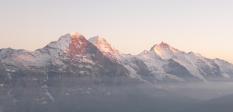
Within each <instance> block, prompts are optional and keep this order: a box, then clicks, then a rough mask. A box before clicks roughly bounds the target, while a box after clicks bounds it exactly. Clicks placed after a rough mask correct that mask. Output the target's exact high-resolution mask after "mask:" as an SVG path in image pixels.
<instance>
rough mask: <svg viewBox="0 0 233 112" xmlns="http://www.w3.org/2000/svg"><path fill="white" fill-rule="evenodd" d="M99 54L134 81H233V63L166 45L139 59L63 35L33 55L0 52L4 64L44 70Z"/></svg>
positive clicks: (80, 37)
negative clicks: (51, 66)
mask: <svg viewBox="0 0 233 112" xmlns="http://www.w3.org/2000/svg"><path fill="white" fill-rule="evenodd" d="M96 50H98V53H97V55H98V54H99V52H101V53H102V54H103V55H104V56H106V57H107V58H109V59H110V60H111V61H114V62H117V63H119V64H121V65H123V66H124V67H125V68H126V69H127V70H128V71H129V72H130V77H133V78H138V79H141V80H149V79H147V78H145V77H150V80H151V79H153V80H166V79H172V80H179V81H180V80H185V78H184V76H185V77H186V75H189V76H188V78H190V77H191V78H194V79H195V78H197V79H199V80H202V81H207V80H209V79H211V78H219V77H220V78H226V79H229V78H233V65H232V64H231V63H229V62H226V61H224V60H220V59H208V58H205V57H203V56H201V55H200V54H197V53H193V52H188V53H186V52H183V51H181V50H178V49H176V48H174V47H172V46H170V45H169V44H167V43H165V42H161V43H159V44H155V45H154V46H153V47H152V48H151V49H150V50H144V51H143V52H142V53H140V54H138V55H130V54H121V53H120V52H119V51H118V50H117V49H115V48H113V47H112V46H111V44H110V43H108V42H107V40H106V39H104V38H102V37H99V36H95V37H92V38H90V39H89V40H87V39H86V38H85V37H84V36H83V35H81V34H80V33H70V34H65V35H62V36H61V37H60V38H59V39H58V40H57V41H54V42H51V43H49V44H48V45H47V46H45V47H44V48H41V49H38V50H35V51H33V52H29V51H26V50H15V49H10V48H8V49H0V63H4V64H7V65H14V66H19V67H31V66H36V67H43V66H47V65H49V64H54V65H59V66H60V65H62V64H63V62H62V61H61V58H64V55H66V56H70V57H76V58H80V59H79V60H88V59H87V58H86V57H93V56H94V55H96V54H95V53H96V52H95V51H96ZM88 53H89V54H88ZM102 54H101V55H99V56H100V57H101V56H102ZM96 59H100V58H96ZM101 59H103V58H101ZM190 74H191V76H190ZM186 78H187V77H186Z"/></svg>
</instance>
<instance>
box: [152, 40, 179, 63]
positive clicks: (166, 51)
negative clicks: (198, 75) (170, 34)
mask: <svg viewBox="0 0 233 112" xmlns="http://www.w3.org/2000/svg"><path fill="white" fill-rule="evenodd" d="M150 51H152V52H155V53H156V54H157V55H159V56H160V57H161V58H162V59H170V58H172V57H173V56H174V54H175V53H178V52H180V51H179V50H178V49H176V48H173V47H171V46H170V45H169V44H167V43H165V42H161V43H160V44H155V45H154V46H153V47H152V48H151V50H150Z"/></svg>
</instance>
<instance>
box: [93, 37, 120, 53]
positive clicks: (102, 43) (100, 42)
mask: <svg viewBox="0 0 233 112" xmlns="http://www.w3.org/2000/svg"><path fill="white" fill-rule="evenodd" d="M89 41H90V42H91V43H92V44H94V45H95V46H96V47H97V48H98V49H99V50H100V51H101V52H103V53H104V54H105V55H107V56H110V57H113V56H117V55H119V51H118V50H116V49H115V48H113V47H112V46H111V45H110V44H109V43H108V42H107V40H106V39H105V38H103V37H100V36H94V37H92V38H90V39H89Z"/></svg>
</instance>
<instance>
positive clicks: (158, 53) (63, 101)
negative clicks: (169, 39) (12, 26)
mask: <svg viewBox="0 0 233 112" xmlns="http://www.w3.org/2000/svg"><path fill="white" fill-rule="evenodd" d="M232 76H233V65H232V64H230V63H228V62H226V61H223V60H220V59H207V58H205V57H202V56H201V55H199V54H195V53H192V52H190V53H185V52H182V51H180V50H178V49H176V48H173V47H171V46H170V45H168V44H166V43H164V42H162V43H160V44H156V45H154V46H153V47H152V48H151V50H149V51H147V50H145V51H144V52H142V53H140V54H138V55H130V54H122V53H120V52H119V51H118V50H116V49H115V48H112V46H111V45H110V44H109V43H108V42H107V41H106V40H105V39H104V38H101V37H98V36H96V37H93V38H91V39H89V40H87V39H86V38H85V37H84V36H83V35H81V34H78V33H74V34H66V35H63V36H61V37H60V38H59V40H58V41H54V42H51V43H49V44H48V45H47V46H45V47H44V48H41V49H38V50H35V51H33V52H29V51H26V50H15V49H10V48H7V49H0V112H2V111H3V112H37V111H38V112H41V111H43V112H64V111H69V112H76V111H85V112H88V111H90V112H93V111H96V110H97V111H101V112H102V111H108V112H118V111H127V112H144V111H164V112H174V111H177V112H179V111H180V110H182V109H184V108H183V107H184V106H185V107H192V105H193V104H195V105H196V104H197V102H196V100H194V99H192V98H191V97H186V96H182V95H179V93H178V94H177V92H171V91H168V90H167V88H162V89H161V86H162V84H164V83H165V84H169V83H172V84H173V83H174V82H176V83H175V84H177V82H179V83H178V84H180V83H181V85H182V84H188V83H189V82H209V81H231V80H232ZM190 90H192V89H190ZM206 104H208V103H206ZM168 107H169V108H168Z"/></svg>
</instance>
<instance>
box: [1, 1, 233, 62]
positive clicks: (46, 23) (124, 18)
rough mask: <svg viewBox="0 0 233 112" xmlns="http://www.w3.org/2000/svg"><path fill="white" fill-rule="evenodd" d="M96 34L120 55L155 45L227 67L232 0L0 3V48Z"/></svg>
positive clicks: (232, 48) (232, 46) (232, 47)
mask: <svg viewBox="0 0 233 112" xmlns="http://www.w3.org/2000/svg"><path fill="white" fill-rule="evenodd" d="M71 32H79V33H81V34H83V35H84V36H86V37H87V38H88V37H92V36H95V35H100V36H103V37H105V38H106V39H107V40H108V41H110V43H111V44H112V45H113V46H114V47H115V48H117V49H119V50H120V51H123V52H124V53H132V54H137V53H140V52H141V51H143V50H145V49H150V47H152V46H153V45H154V44H156V43H160V42H161V41H164V42H167V43H168V44H170V45H172V46H174V47H176V48H178V49H180V50H184V51H186V52H188V51H193V52H197V53H200V54H202V55H204V56H206V57H209V58H216V57H218V58H222V59H225V60H228V61H230V62H233V0H114V1H113V0H0V40H1V41H0V48H6V47H11V48H17V49H27V50H35V49H37V48H41V47H43V46H45V45H46V44H48V43H49V42H50V41H54V40H57V39H58V38H59V36H61V35H63V34H66V33H71Z"/></svg>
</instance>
